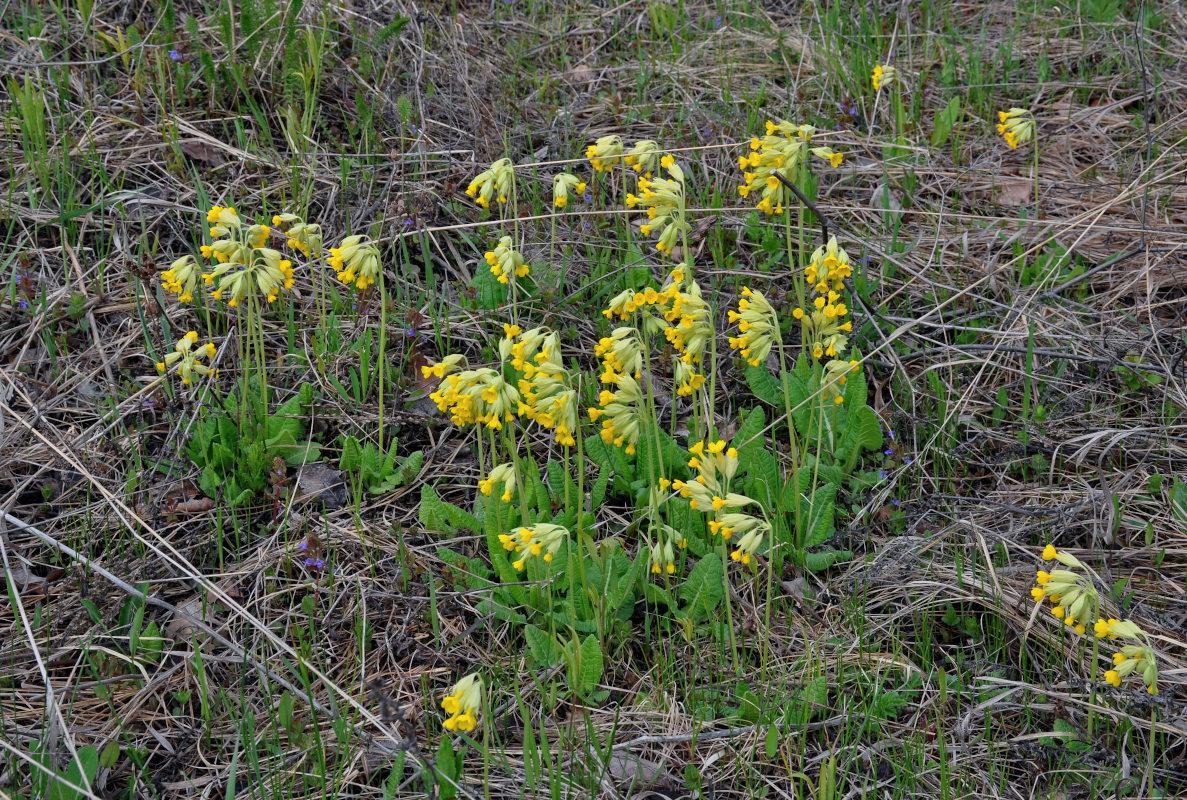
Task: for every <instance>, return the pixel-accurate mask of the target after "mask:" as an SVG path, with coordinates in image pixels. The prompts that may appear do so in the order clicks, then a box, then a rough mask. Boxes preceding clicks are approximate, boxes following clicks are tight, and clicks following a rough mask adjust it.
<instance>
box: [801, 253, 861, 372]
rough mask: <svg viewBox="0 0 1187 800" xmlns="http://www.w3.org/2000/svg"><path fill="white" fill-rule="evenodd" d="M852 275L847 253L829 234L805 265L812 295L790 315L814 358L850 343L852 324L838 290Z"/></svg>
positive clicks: (839, 350) (834, 353)
mask: <svg viewBox="0 0 1187 800" xmlns="http://www.w3.org/2000/svg"><path fill="white" fill-rule="evenodd" d="M852 274H853V268H852V267H851V266H850V264H849V254H848V253H846V252H845V250H844V248H842V247H841V246H840V245H839V244H837V237H835V236H831V237H829V240H828V243H827V244H826V245H822V246H821V247H818V248H816V251H815V252H814V253H812V259H811V261H810V262H809V264H808V266H806V267H805V268H804V278H805V280H806V281H807V283H808V285H809V286H810V287H811V289H812V293H813V295H814V297H813V298H812V301H811V303H810V304H809V305H808V309H809V310H807V311H806V310H805V309H803V308H798V307H797V308H796V309H794V310H793V311H792V316H793V317H795V318H796V319H798V320H799V321H800V323H801V325H802V326H803V330H804V342H805V344H806V345H807V346H808V351H809V352H810V353H811V354H812V357H813V358H823V357H825V356H828V357H829V358H833V357H835V356H839V355H840V354H841V353H842V352H843V351H844V350H845V347H846V345H847V344H848V343H849V337H848V335H847V334H849V333H850V332H851V331H852V330H853V323H852V322H847V321H845V316H846V315H847V314H848V313H849V308H848V306H846V305H845V303H844V301H843V299H842V297H841V292H842V291H843V290H844V288H845V283H844V280H845V278H848V277H849V276H850V275H852Z"/></svg>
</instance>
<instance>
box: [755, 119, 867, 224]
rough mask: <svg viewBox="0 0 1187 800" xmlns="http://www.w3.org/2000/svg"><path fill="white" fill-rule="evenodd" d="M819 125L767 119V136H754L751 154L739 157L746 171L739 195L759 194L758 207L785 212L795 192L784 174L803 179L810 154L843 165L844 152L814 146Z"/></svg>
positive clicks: (759, 208) (789, 178)
mask: <svg viewBox="0 0 1187 800" xmlns="http://www.w3.org/2000/svg"><path fill="white" fill-rule="evenodd" d="M815 135H816V128H814V127H812V126H811V125H792V124H791V123H790V122H787V121H786V120H780V121H779V122H778V123H777V124H776V123H774V122H771V121H770V120H768V121H767V135H766V136H764V137H762V138H761V139H760V138H758V137H757V136H755V137H752V138H751V139H750V151H751V152H750V153H748V154H747V155H744V156H741V157H740V158H739V159H738V167H739V168H740V169H741V170H742V184H741V185H740V186H739V187H738V194H739V195H740V196H741V197H743V198H746V197H749V196H750V195H751V194H757V195H759V201H758V204H757V208H758V210H759V211H762V212H763V213H765V214H767V215H773V214H781V213H783V208H784V205H785V204H786V203H789V202H790V200H791V199H792V197H793V195H792V194H791V190H790V189H788V188H787V187H786V186H784V185H783V182H782V181H780V180H779V177H778V176H779V175H782V176H783V177H784V178H786V179H787V180H789V181H792V182H793V183H794V182H795V181H796V180H798V178H799V170H800V167H801V165H803V164H804V163H805V162H806V160H807V158H808V155H809V154H811V155H814V156H816V157H817V158H822V159H824V160H825V161H828V162H829V163H830V164H831V165H832V166H833V167H839V166H841V162H842V161H843V160H844V155H843V154H842V153H838V152H837V151H835V150H833V149H832V148H831V147H812V146H811V142H812V137H813V136H815Z"/></svg>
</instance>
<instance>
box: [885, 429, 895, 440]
mask: <svg viewBox="0 0 1187 800" xmlns="http://www.w3.org/2000/svg"><path fill="white" fill-rule="evenodd" d="M886 435H887V436H889V437H890V441H892V442H893V441H894V431H889V430H888V431H886Z"/></svg>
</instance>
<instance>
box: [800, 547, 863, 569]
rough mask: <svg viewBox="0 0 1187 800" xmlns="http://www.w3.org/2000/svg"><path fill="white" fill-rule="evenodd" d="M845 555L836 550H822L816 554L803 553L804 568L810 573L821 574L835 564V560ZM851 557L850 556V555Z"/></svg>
mask: <svg viewBox="0 0 1187 800" xmlns="http://www.w3.org/2000/svg"><path fill="white" fill-rule="evenodd" d="M844 555H845V554H844V553H843V552H841V551H838V550H822V551H820V552H818V553H804V568H805V569H808V570H810V571H811V572H823V571H824V570H826V569H828V568H829V567H831V566H832V565H833V564H835V563H837V558H838V557H840V556H844ZM850 555H852V554H850Z"/></svg>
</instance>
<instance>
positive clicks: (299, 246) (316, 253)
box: [272, 214, 322, 258]
mask: <svg viewBox="0 0 1187 800" xmlns="http://www.w3.org/2000/svg"><path fill="white" fill-rule="evenodd" d="M272 224H273V225H274V226H276V227H278V228H280V229H281V230H282V231H283V232H284V235H285V239H286V241H285V246H287V247H289V248H290V249H292V250H298V251H300V252H302V253H304V254H305V257H306V258H321V256H322V235H321V226H320V225H313V224H311V223H308V222H305V221H304V220H303V219H301V218H300V217H298V216H297V215H296V214H276V215H275V216H273V217H272Z"/></svg>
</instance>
